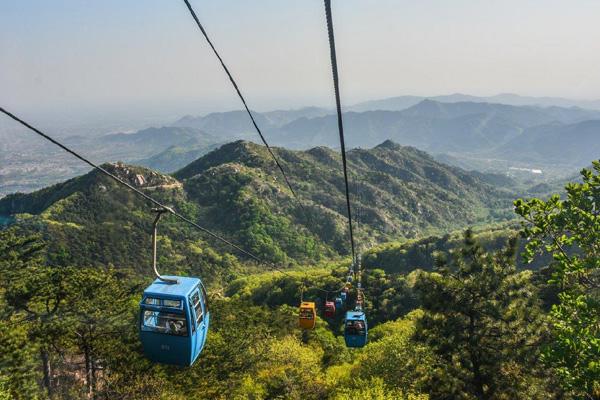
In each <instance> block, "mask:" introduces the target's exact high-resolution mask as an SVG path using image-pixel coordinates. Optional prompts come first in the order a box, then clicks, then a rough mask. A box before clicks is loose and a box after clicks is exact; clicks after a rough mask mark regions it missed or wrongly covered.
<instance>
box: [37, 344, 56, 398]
mask: <svg viewBox="0 0 600 400" xmlns="http://www.w3.org/2000/svg"><path fill="white" fill-rule="evenodd" d="M40 356H41V358H42V369H43V372H44V381H43V382H44V388H45V389H46V392H47V393H48V397H49V398H50V399H51V398H52V396H53V395H54V392H53V390H52V367H51V366H50V355H49V354H48V351H47V350H46V349H44V348H42V349H40Z"/></svg>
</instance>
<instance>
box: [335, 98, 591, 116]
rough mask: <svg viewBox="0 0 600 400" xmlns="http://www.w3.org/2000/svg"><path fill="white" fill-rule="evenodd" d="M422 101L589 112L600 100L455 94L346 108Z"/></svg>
mask: <svg viewBox="0 0 600 400" xmlns="http://www.w3.org/2000/svg"><path fill="white" fill-rule="evenodd" d="M423 100H433V101H439V102H441V103H461V102H471V103H498V104H507V105H511V106H539V107H564V108H571V107H578V108H586V109H591V110H600V100H572V99H565V98H562V97H532V96H520V95H518V94H513V93H502V94H497V95H494V96H471V95H468V94H461V93H455V94H450V95H442V96H397V97H389V98H386V99H378V100H371V101H365V102H362V103H358V104H355V105H352V106H350V107H348V108H347V109H348V110H349V111H357V112H362V111H374V110H388V111H400V110H404V109H405V108H408V107H412V106H414V105H415V104H417V103H419V102H421V101H423Z"/></svg>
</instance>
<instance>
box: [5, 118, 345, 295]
mask: <svg viewBox="0 0 600 400" xmlns="http://www.w3.org/2000/svg"><path fill="white" fill-rule="evenodd" d="M0 112H1V113H3V114H5V115H6V116H8V117H9V118H11V119H13V120H14V121H16V122H18V123H19V124H21V125H23V126H24V127H26V128H27V129H29V130H31V131H33V132H35V133H36V134H38V135H39V136H41V137H43V138H44V139H46V140H48V141H49V142H51V143H53V144H55V145H56V146H58V147H60V148H61V149H63V150H64V151H66V152H67V153H69V154H71V155H73V156H74V157H76V158H77V159H79V160H81V161H83V162H84V163H86V164H88V165H89V166H91V167H92V168H94V169H96V170H98V171H100V172H101V173H103V174H104V175H106V176H108V177H109V178H111V179H113V180H114V181H116V182H117V183H119V184H121V185H123V186H125V187H127V188H128V189H130V190H131V191H133V192H134V193H135V194H137V195H139V196H141V197H143V198H144V199H145V200H147V201H149V202H150V203H152V204H153V205H154V206H156V207H157V209H158V210H164V211H163V212H168V213H170V214H173V215H174V216H176V217H177V218H179V219H180V220H182V221H184V222H186V223H188V224H190V225H192V226H193V227H195V228H196V229H198V230H200V231H202V232H204V233H206V234H208V235H209V236H211V237H213V238H214V239H217V240H218V241H220V242H222V243H224V244H226V245H228V246H230V247H232V248H234V249H235V250H237V251H239V252H240V253H242V254H244V255H245V256H248V257H249V258H251V259H253V260H254V261H256V262H258V263H259V264H263V265H266V266H270V267H271V269H272V270H273V271H277V272H279V273H281V274H283V275H286V276H288V277H293V276H292V275H291V274H289V273H287V272H285V271H283V270H281V269H279V268H277V266H276V265H275V264H273V263H270V262H266V261H264V260H262V259H261V258H260V257H258V256H256V255H254V254H252V253H251V252H249V251H247V250H244V249H243V248H241V247H240V246H238V245H236V244H235V243H233V242H231V241H229V240H227V239H225V238H223V237H221V236H220V235H218V234H216V233H214V232H212V231H210V230H209V229H207V228H204V227H203V226H201V225H198V224H197V223H195V222H194V221H192V220H190V219H189V218H187V217H185V216H183V215H181V214H180V213H178V212H177V211H175V210H173V209H172V208H171V207H168V206H167V205H165V204H163V203H161V202H159V201H158V200H156V199H154V198H152V197H150V196H148V195H147V194H146V193H144V192H142V191H141V190H139V189H138V188H136V187H134V186H133V185H131V184H129V183H127V182H125V181H124V180H122V179H121V178H119V177H118V176H116V175H114V174H112V173H111V172H109V171H107V170H106V169H105V168H103V167H102V166H100V165H98V164H96V163H94V162H92V161H90V160H89V159H87V158H86V157H84V156H82V155H81V154H79V153H77V152H76V151H74V150H72V149H70V148H69V147H67V146H65V145H64V144H62V143H60V142H59V141H58V140H56V139H54V138H53V137H51V136H49V135H47V134H45V133H44V132H42V131H40V130H39V129H38V128H36V127H34V126H33V125H31V124H29V123H28V122H26V121H24V120H22V119H21V118H19V117H17V116H16V115H14V114H13V113H11V112H10V111H8V110H6V109H4V108H3V107H0ZM155 272H156V273H157V271H156V269H155ZM157 275H158V274H157ZM313 289H315V290H318V291H321V292H327V293H333V292H335V290H326V289H321V288H318V287H314V288H313Z"/></svg>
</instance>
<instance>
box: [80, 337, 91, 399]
mask: <svg viewBox="0 0 600 400" xmlns="http://www.w3.org/2000/svg"><path fill="white" fill-rule="evenodd" d="M82 344H83V355H84V357H85V384H86V386H87V397H88V399H93V398H94V378H93V374H92V358H91V356H90V346H89V345H88V343H87V341H86V340H85V337H84V338H83V339H82Z"/></svg>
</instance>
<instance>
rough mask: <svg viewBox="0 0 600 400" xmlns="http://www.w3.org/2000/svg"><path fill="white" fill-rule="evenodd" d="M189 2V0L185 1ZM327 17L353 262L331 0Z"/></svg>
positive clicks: (352, 240) (350, 213)
mask: <svg viewBox="0 0 600 400" xmlns="http://www.w3.org/2000/svg"><path fill="white" fill-rule="evenodd" d="M184 1H186V2H187V0H184ZM325 16H326V19H327V34H328V36H329V53H330V58H331V71H332V74H333V88H334V91H335V105H336V110H337V122H338V131H339V135H340V146H341V152H342V167H343V169H344V184H345V188H346V208H347V211H348V227H349V231H350V245H351V248H352V260H353V261H354V260H355V258H356V253H355V250H354V230H353V229H352V210H351V207H350V189H349V187H348V165H347V162H346V143H345V140H344V124H343V122H342V106H341V103H340V85H339V79H338V68H337V56H336V51H335V37H334V34H333V20H332V17H331V0H325Z"/></svg>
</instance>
